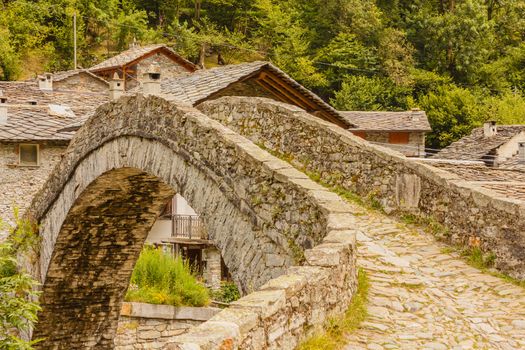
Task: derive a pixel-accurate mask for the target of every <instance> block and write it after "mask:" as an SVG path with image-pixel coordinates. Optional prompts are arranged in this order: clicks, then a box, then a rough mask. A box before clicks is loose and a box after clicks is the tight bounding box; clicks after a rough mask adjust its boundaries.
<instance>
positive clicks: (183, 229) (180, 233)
mask: <svg viewBox="0 0 525 350" xmlns="http://www.w3.org/2000/svg"><path fill="white" fill-rule="evenodd" d="M171 237H176V238H188V239H208V234H207V232H206V229H205V227H204V224H203V223H202V220H201V219H200V217H199V216H198V215H179V214H173V215H172V216H171Z"/></svg>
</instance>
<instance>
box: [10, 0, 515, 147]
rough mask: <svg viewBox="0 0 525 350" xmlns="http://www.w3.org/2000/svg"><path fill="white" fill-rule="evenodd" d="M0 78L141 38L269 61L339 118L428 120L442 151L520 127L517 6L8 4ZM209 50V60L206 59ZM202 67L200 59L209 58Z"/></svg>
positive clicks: (25, 0) (495, 2)
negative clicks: (485, 131)
mask: <svg viewBox="0 0 525 350" xmlns="http://www.w3.org/2000/svg"><path fill="white" fill-rule="evenodd" d="M2 4H3V5H2V6H3V9H2V11H1V12H0V79H4V80H12V79H20V78H27V77H30V76H32V75H34V74H36V73H39V72H40V71H42V70H50V71H55V70H63V69H70V68H72V56H73V40H72V37H73V33H72V32H73V30H72V25H73V22H72V17H73V14H74V13H76V14H77V28H78V47H79V64H80V65H81V66H83V67H89V66H90V65H92V64H93V63H95V62H98V61H100V60H101V59H103V58H105V57H108V56H110V55H113V54H115V53H117V52H119V51H120V50H123V49H125V48H127V47H128V45H129V44H130V43H131V42H133V41H134V40H137V41H138V42H140V43H142V44H145V43H157V42H164V43H168V44H170V45H171V46H172V47H173V48H174V49H175V50H177V51H178V52H180V53H181V54H182V55H184V56H186V57H188V58H189V59H191V60H192V61H194V62H196V63H197V62H201V63H205V64H206V65H207V66H210V65H214V64H217V62H219V61H220V63H237V62H243V61H252V60H258V59H264V60H270V61H272V62H273V63H274V64H276V65H277V66H279V67H280V68H281V69H283V70H284V71H286V72H287V73H289V74H290V75H291V76H292V77H294V78H295V79H297V80H298V81H300V82H301V83H303V84H304V85H306V86H307V87H309V88H310V89H312V90H314V91H315V92H317V93H318V94H319V95H321V96H322V97H323V98H325V99H326V100H328V101H331V102H332V103H333V105H334V106H335V107H336V108H338V109H341V110H406V109H410V108H415V107H418V108H421V109H424V110H425V111H427V114H428V116H429V119H430V121H431V124H432V127H433V128H434V132H433V133H432V134H431V135H430V137H429V139H428V144H429V146H432V147H443V146H445V145H447V144H448V143H450V142H451V141H453V140H455V139H457V138H459V137H460V136H462V135H464V134H466V133H468V132H469V131H470V130H471V129H472V128H473V127H475V126H478V125H480V124H481V123H482V122H483V121H485V120H489V119H491V120H497V121H498V122H500V123H523V122H525V98H524V94H525V1H523V0H171V1H161V0H140V1H139V0H39V1H35V0H33V1H31V0H3V3H2ZM203 53H205V55H204V54H203ZM204 58H206V59H205V60H204Z"/></svg>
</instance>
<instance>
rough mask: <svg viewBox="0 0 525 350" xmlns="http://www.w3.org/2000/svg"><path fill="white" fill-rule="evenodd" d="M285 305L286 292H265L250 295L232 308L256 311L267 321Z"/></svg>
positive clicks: (235, 303)
mask: <svg viewBox="0 0 525 350" xmlns="http://www.w3.org/2000/svg"><path fill="white" fill-rule="evenodd" d="M285 303H286V295H285V291H284V290H264V291H257V292H254V293H251V294H248V295H247V296H245V297H242V298H241V299H239V300H237V301H235V302H233V303H231V304H230V307H231V308H246V309H249V310H254V311H255V312H257V313H258V314H259V315H261V317H262V318H263V319H266V318H268V317H270V316H272V315H274V314H275V313H277V312H279V310H281V309H283V308H284V306H285Z"/></svg>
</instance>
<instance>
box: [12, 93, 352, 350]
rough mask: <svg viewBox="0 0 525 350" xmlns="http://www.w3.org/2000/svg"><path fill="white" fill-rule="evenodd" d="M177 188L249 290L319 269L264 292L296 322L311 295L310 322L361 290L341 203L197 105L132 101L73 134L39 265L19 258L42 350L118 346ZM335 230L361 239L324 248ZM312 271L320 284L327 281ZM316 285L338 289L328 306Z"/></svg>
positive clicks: (58, 171) (48, 188) (50, 200)
mask: <svg viewBox="0 0 525 350" xmlns="http://www.w3.org/2000/svg"><path fill="white" fill-rule="evenodd" d="M174 192H177V193H180V194H181V195H182V196H183V197H185V198H186V199H187V200H188V202H189V204H190V205H191V206H192V207H193V208H194V209H195V210H196V211H197V212H198V213H199V214H201V216H202V218H203V221H204V223H205V225H206V227H207V231H208V233H209V235H210V238H211V239H212V240H213V241H214V243H215V245H216V246H217V247H218V248H219V249H220V250H221V252H222V256H223V257H224V261H225V263H226V265H227V266H228V268H229V270H230V272H231V273H232V275H233V277H234V280H235V281H236V283H237V284H238V286H239V287H240V289H241V290H242V291H243V292H245V293H246V292H249V291H252V290H255V289H257V288H258V287H260V286H262V285H264V284H265V283H266V282H268V281H269V280H270V279H272V278H276V277H278V276H281V275H283V273H291V271H293V270H290V269H289V268H290V267H291V266H292V265H293V264H294V263H299V262H303V261H306V262H307V263H308V264H310V265H312V266H313V267H314V269H313V270H312V271H310V270H301V268H298V269H299V270H298V272H297V273H296V274H299V275H300V276H303V277H304V278H302V279H301V278H300V276H299V277H295V278H296V279H299V281H298V282H297V284H294V285H293V286H292V291H288V289H287V288H286V287H285V285H284V284H282V283H280V284H278V285H277V286H274V287H266V288H267V289H268V288H269V289H272V288H274V289H277V290H280V291H281V292H279V293H280V295H283V293H284V294H285V295H286V298H285V299H279V300H277V301H276V302H278V305H279V308H280V309H279V310H285V309H284V307H285V306H286V307H287V308H288V309H286V310H288V311H286V312H288V314H289V315H290V316H293V315H295V314H298V311H297V309H299V310H302V309H301V308H302V304H300V303H299V304H298V299H299V300H301V301H303V300H304V304H305V305H308V306H307V309H306V310H302V311H301V312H302V313H301V314H302V315H303V316H304V318H305V322H304V323H306V324H308V325H310V324H318V323H320V322H321V321H322V320H324V316H325V315H326V314H331V313H334V312H338V311H341V310H342V309H343V308H344V307H346V305H347V303H348V301H349V298H350V296H351V295H352V293H353V291H354V290H355V280H356V279H355V264H354V259H355V253H354V245H355V237H354V233H355V232H353V231H351V226H352V220H351V209H349V207H348V206H347V205H346V204H345V203H344V202H343V201H342V200H341V199H340V198H339V197H338V196H337V195H335V194H333V193H331V192H329V191H327V190H326V189H324V188H323V187H321V186H319V185H317V184H315V183H313V182H312V181H311V180H309V179H308V178H307V177H306V176H305V175H304V174H302V173H301V172H299V171H297V170H296V169H294V168H292V167H291V166H290V165H289V164H287V163H285V162H283V161H281V160H279V159H276V158H275V157H273V156H271V155H270V154H268V153H267V152H265V151H263V150H261V149H260V148H259V147H257V146H256V145H254V144H253V143H252V142H250V141H249V140H247V139H246V138H244V137H242V136H239V135H238V134H236V133H234V132H233V131H231V130H230V129H228V128H226V127H225V126H223V125H221V124H220V123H218V122H216V121H213V120H211V119H209V118H208V117H206V116H205V115H203V114H202V113H200V112H198V111H197V110H195V109H193V108H192V107H190V106H180V105H176V104H175V103H172V102H170V101H168V100H166V99H163V98H159V97H148V98H145V97H142V96H140V95H139V96H134V97H123V98H121V99H120V100H119V101H117V102H113V103H109V104H106V105H104V106H102V107H100V108H99V109H98V110H97V112H96V114H95V116H94V117H93V118H91V119H90V120H89V121H88V122H87V123H86V124H85V126H84V127H83V128H82V129H81V130H80V131H79V132H78V133H77V134H76V135H75V137H74V139H73V140H72V142H71V144H70V146H69V148H68V149H67V151H66V152H65V154H64V158H63V160H62V161H61V162H60V163H59V164H58V165H57V167H56V168H55V170H54V171H53V173H52V174H51V176H50V178H49V180H48V182H47V183H46V184H45V186H44V188H43V189H42V191H40V192H39V193H38V194H37V196H36V197H35V200H34V201H33V204H32V206H31V207H30V209H29V210H28V214H27V215H28V216H29V217H30V218H32V219H34V220H35V221H36V222H39V223H40V226H39V229H40V235H41V238H42V242H41V247H40V250H39V251H38V255H37V256H36V260H35V259H34V258H35V257H27V259H26V260H24V261H22V263H23V264H25V265H26V266H27V267H28V268H29V270H30V271H31V272H32V273H33V274H34V275H35V276H36V277H37V278H38V279H39V280H40V281H41V282H42V284H43V291H42V295H41V297H40V302H41V305H42V309H43V310H42V312H41V313H40V315H39V323H38V325H37V328H36V330H35V332H34V337H42V338H45V340H44V341H43V342H42V343H40V344H39V347H40V348H45V349H66V348H67V349H77V348H82V349H84V348H96V349H110V348H112V347H113V339H114V337H115V332H116V324H117V319H118V314H119V311H120V306H121V302H122V298H123V295H124V292H125V290H126V286H127V284H128V282H129V278H130V275H131V271H132V268H133V266H134V263H135V261H136V259H137V257H138V254H139V252H140V249H141V247H142V244H143V242H144V240H145V237H146V235H147V233H148V232H149V230H150V229H151V226H152V225H153V223H154V221H155V219H156V218H157V217H158V215H159V213H160V211H161V209H162V207H163V204H164V203H165V202H166V200H167V199H168V198H170V197H171V196H173V193H174ZM332 230H339V231H340V230H343V231H344V230H350V231H348V232H346V233H347V234H346V235H344V237H342V238H333V239H334V240H335V241H326V237H327V234H329V233H331V231H332ZM337 239H339V241H337ZM320 243H323V244H321V245H320V246H318V247H316V248H315V249H313V250H310V249H311V248H312V247H314V246H316V245H319V244H320ZM305 269H307V267H305ZM316 271H318V272H316ZM334 274H335V275H334ZM307 275H308V276H318V277H316V278H313V277H312V278H313V281H314V282H315V283H316V284H317V285H312V284H310V281H309V280H308V278H306V276H307ZM305 280H306V282H305ZM334 282H337V283H336V285H335V286H334V285H333V283H334ZM321 283H322V284H324V286H323V285H321ZM317 289H323V290H324V291H325V292H326V293H332V294H325V296H324V297H325V298H326V300H323V302H322V303H320V304H317V303H315V302H314V300H317V299H314V296H315V295H317V294H315V293H317V292H316V290H317ZM285 291H286V292H285ZM279 293H278V294H279ZM263 295H264V293H263ZM328 295H331V296H332V297H327V296H328ZM294 296H295V297H296V298H293V297H294ZM248 297H249V296H247V298H248ZM336 297H338V298H339V300H337V301H336ZM248 300H249V299H248ZM256 300H259V299H256ZM268 302H269V303H270V304H272V305H273V304H274V301H272V300H270V301H268ZM283 302H284V304H283ZM254 305H256V306H257V303H255V304H254ZM257 307H259V306H257ZM259 308H260V307H259ZM279 310H278V311H279ZM283 312H284V311H283ZM274 316H275V315H274V314H272V315H269V314H266V313H265V314H264V315H262V316H260V319H261V322H263V323H264V327H266V328H264V327H263V328H261V327H260V326H257V328H256V329H258V331H259V333H260V331H263V332H267V331H268V330H269V327H270V325H271V324H273V323H275V322H277V321H278V322H280V324H282V325H286V324H287V323H286V322H287V321H285V320H284V318H279V319H278V320H274V319H271V317H274ZM250 324H251V323H250ZM299 324H302V323H301V322H299ZM243 327H244V326H243ZM286 327H288V326H286ZM302 329H303V328H302V327H301V326H298V327H297V328H293V329H292V328H289V327H288V328H286V331H285V332H284V333H283V334H281V335H280V336H278V337H277V338H276V339H278V338H279V339H280V337H287V338H286V339H289V338H290V337H292V339H295V340H294V341H297V339H299V338H300V337H301V336H303V334H304V332H303V331H302ZM249 334H250V337H251V336H255V334H252V333H249ZM264 334H266V333H264ZM265 337H266V335H265ZM243 339H245V338H242V339H241V338H236V340H235V341H237V343H239V342H241V341H244V340H243ZM265 339H267V338H265ZM274 340H275V339H274ZM283 341H284V340H283ZM287 341H288V340H287ZM289 341H292V340H289ZM257 343H258V342H257ZM239 344H240V343H239ZM258 344H259V343H258ZM264 344H268V342H267V340H265V343H264ZM264 344H263V345H261V346H263V347H262V348H264Z"/></svg>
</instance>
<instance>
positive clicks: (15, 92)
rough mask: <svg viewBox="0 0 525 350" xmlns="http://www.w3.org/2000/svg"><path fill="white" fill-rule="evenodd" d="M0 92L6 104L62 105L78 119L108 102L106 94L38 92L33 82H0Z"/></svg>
mask: <svg viewBox="0 0 525 350" xmlns="http://www.w3.org/2000/svg"><path fill="white" fill-rule="evenodd" d="M0 90H1V91H2V93H3V96H4V97H7V103H8V104H12V105H13V104H14V105H29V104H30V102H36V103H37V105H50V104H55V105H62V106H68V107H70V108H71V110H72V111H73V112H74V113H75V115H76V116H77V117H79V118H81V117H87V116H89V115H91V114H92V113H93V112H94V110H95V109H96V108H97V107H98V106H99V105H101V104H102V103H105V102H107V101H109V94H108V92H106V91H104V92H100V93H98V92H87V91H86V92H83V91H76V90H75V91H69V90H52V91H51V90H40V89H39V87H38V83H37V82H35V81H0Z"/></svg>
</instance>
